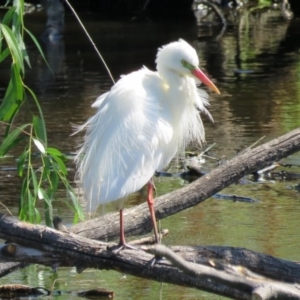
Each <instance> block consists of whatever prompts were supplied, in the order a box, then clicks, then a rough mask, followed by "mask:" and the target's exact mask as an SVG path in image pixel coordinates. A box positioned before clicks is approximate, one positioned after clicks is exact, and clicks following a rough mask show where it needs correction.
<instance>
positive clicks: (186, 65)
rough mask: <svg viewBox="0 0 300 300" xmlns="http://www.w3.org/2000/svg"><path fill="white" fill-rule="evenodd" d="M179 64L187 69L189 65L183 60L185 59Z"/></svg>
mask: <svg viewBox="0 0 300 300" xmlns="http://www.w3.org/2000/svg"><path fill="white" fill-rule="evenodd" d="M181 63H182V65H183V66H184V67H186V68H187V67H188V65H189V63H188V62H187V61H186V60H185V59H183V60H182V61H181Z"/></svg>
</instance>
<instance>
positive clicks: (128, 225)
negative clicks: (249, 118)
mask: <svg viewBox="0 0 300 300" xmlns="http://www.w3.org/2000/svg"><path fill="white" fill-rule="evenodd" d="M299 150H300V128H297V129H295V130H293V131H291V132H289V133H287V134H285V135H283V136H281V137H279V138H276V139H274V140H272V141H270V142H268V143H265V144H263V145H261V146H258V147H256V148H254V149H249V150H247V151H244V152H243V153H241V154H239V155H237V156H235V157H234V158H233V159H231V160H229V161H228V162H227V163H225V164H223V165H221V166H219V167H217V168H216V169H214V170H212V171H211V172H210V173H208V174H206V175H204V176H203V177H201V178H199V179H198V180H196V181H194V182H193V183H191V184H189V185H187V186H185V187H183V188H181V189H179V190H176V191H174V192H171V193H169V194H166V195H163V196H161V197H158V198H156V199H155V213H156V219H157V220H161V219H164V218H166V217H168V216H171V215H173V214H175V213H177V212H180V211H182V210H184V209H187V208H189V207H192V206H194V205H197V204H199V203H201V202H203V201H204V200H206V199H208V198H209V197H211V196H212V195H214V194H216V193H217V192H219V191H220V190H222V189H223V188H225V187H227V186H229V185H230V184H232V183H235V182H237V181H238V180H239V179H241V178H242V177H243V176H245V175H247V174H251V173H253V172H255V171H257V170H260V169H263V168H265V167H267V166H269V165H272V163H273V162H276V161H279V160H280V159H282V158H285V157H287V156H289V155H291V154H293V153H296V152H298V151H299ZM123 213H124V222H125V234H126V236H127V237H128V236H133V235H139V234H145V233H148V232H150V231H151V230H152V225H151V219H150V216H149V211H148V206H147V204H146V203H143V204H141V205H138V206H135V207H132V208H130V209H124V211H123ZM69 229H70V230H71V231H72V232H74V233H76V234H79V235H81V236H84V237H88V238H92V239H99V240H103V241H110V240H113V239H115V238H118V236H119V213H109V214H106V215H104V216H102V217H100V218H95V219H91V220H88V221H85V222H82V223H80V224H77V225H74V226H72V227H71V228H69Z"/></svg>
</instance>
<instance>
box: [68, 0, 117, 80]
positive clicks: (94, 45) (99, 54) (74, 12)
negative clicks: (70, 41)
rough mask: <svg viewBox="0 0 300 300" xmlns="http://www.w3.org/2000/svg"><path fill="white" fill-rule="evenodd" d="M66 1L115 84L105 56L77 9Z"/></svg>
mask: <svg viewBox="0 0 300 300" xmlns="http://www.w3.org/2000/svg"><path fill="white" fill-rule="evenodd" d="M65 2H66V3H67V4H68V5H69V7H70V9H71V10H72V12H73V14H74V16H75V17H76V19H77V21H78V22H79V24H80V26H81V27H82V29H83V31H84V33H85V34H86V36H87V37H88V39H89V40H90V42H91V44H92V45H93V47H94V49H95V51H96V52H97V54H98V56H99V57H100V59H101V61H102V63H103V65H104V67H105V68H106V70H107V73H108V75H109V77H110V79H111V81H112V82H113V84H115V80H114V78H113V76H112V74H111V72H110V70H109V68H108V66H107V64H106V63H105V60H104V58H103V56H102V55H101V53H100V52H99V50H98V49H97V46H96V44H95V43H94V41H93V39H92V38H91V36H90V35H89V33H88V32H87V30H86V28H85V27H84V25H83V23H82V22H81V20H80V18H79V16H78V15H77V13H76V11H75V9H74V8H73V6H72V5H71V4H70V3H69V1H68V0H65Z"/></svg>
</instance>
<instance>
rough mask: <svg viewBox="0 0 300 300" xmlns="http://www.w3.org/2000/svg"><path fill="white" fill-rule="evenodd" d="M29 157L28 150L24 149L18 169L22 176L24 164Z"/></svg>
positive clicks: (19, 159) (18, 162) (19, 158)
mask: <svg viewBox="0 0 300 300" xmlns="http://www.w3.org/2000/svg"><path fill="white" fill-rule="evenodd" d="M27 157H28V150H25V151H23V153H22V154H21V155H20V156H19V157H18V160H17V170H18V175H19V176H20V177H22V176H23V170H24V165H25V161H26V159H27Z"/></svg>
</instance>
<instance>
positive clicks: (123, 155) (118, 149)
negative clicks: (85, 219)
mask: <svg viewBox="0 0 300 300" xmlns="http://www.w3.org/2000/svg"><path fill="white" fill-rule="evenodd" d="M156 63H157V72H153V71H150V70H149V69H147V68H146V67H144V68H142V69H141V70H138V71H135V72H132V73H130V74H128V75H126V76H122V77H121V79H120V80H119V81H118V82H117V83H116V84H115V85H114V86H113V87H112V88H111V90H110V91H109V92H107V93H105V94H103V95H101V96H100V97H99V98H98V99H97V100H96V102H95V103H94V104H93V105H92V106H93V107H95V108H97V112H96V114H95V115H94V116H92V117H91V118H90V119H89V120H88V121H87V122H86V123H85V124H83V125H82V126H80V127H79V129H78V131H81V130H84V129H86V130H87V132H86V135H85V140H84V143H83V146H82V148H81V149H80V150H79V152H78V154H77V157H76V161H77V164H78V175H79V181H80V184H81V187H82V189H83V192H84V196H85V199H86V200H87V207H88V210H89V211H93V210H95V209H96V208H97V206H98V205H99V204H105V203H109V202H112V201H116V200H118V199H126V197H127V196H128V195H129V194H131V193H133V192H135V191H138V190H139V189H141V188H142V187H143V186H144V185H145V184H147V183H148V197H147V202H148V206H149V210H150V216H151V220H152V224H153V229H154V234H155V239H156V242H159V237H158V232H157V227H156V218H155V211H154V200H153V184H152V180H151V179H152V176H153V175H154V173H155V171H160V170H162V169H163V168H164V167H165V166H166V165H167V164H168V163H169V162H170V161H171V159H172V158H173V157H174V156H175V155H176V153H179V152H180V151H183V150H184V149H185V147H186V145H188V144H189V143H190V142H192V141H193V142H197V143H199V144H201V143H202V142H203V141H204V127H203V124H202V121H201V118H200V114H199V110H200V111H204V112H205V113H207V114H208V115H209V113H208V111H207V109H206V106H207V104H208V102H207V99H205V97H203V94H205V92H203V91H202V92H201V91H199V90H198V89H197V87H196V81H195V79H196V78H198V79H199V80H200V81H202V82H203V83H204V84H206V85H207V86H208V87H210V88H211V89H212V90H214V91H215V92H216V93H218V94H219V93H220V92H219V90H218V89H217V87H216V86H215V85H214V84H213V83H212V82H211V81H210V80H209V79H208V77H207V76H206V75H205V74H204V73H203V72H202V71H201V70H200V69H199V68H198V65H199V59H198V56H197V53H196V51H195V49H194V48H193V47H191V46H190V45H189V44H188V43H187V42H185V41H184V40H182V39H180V40H179V41H176V42H172V43H170V44H168V45H166V46H163V47H162V48H160V49H159V50H158V53H157V57H156ZM122 205H123V204H122ZM120 245H121V246H125V245H126V243H125V235H124V222H123V206H122V207H121V209H120Z"/></svg>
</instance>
